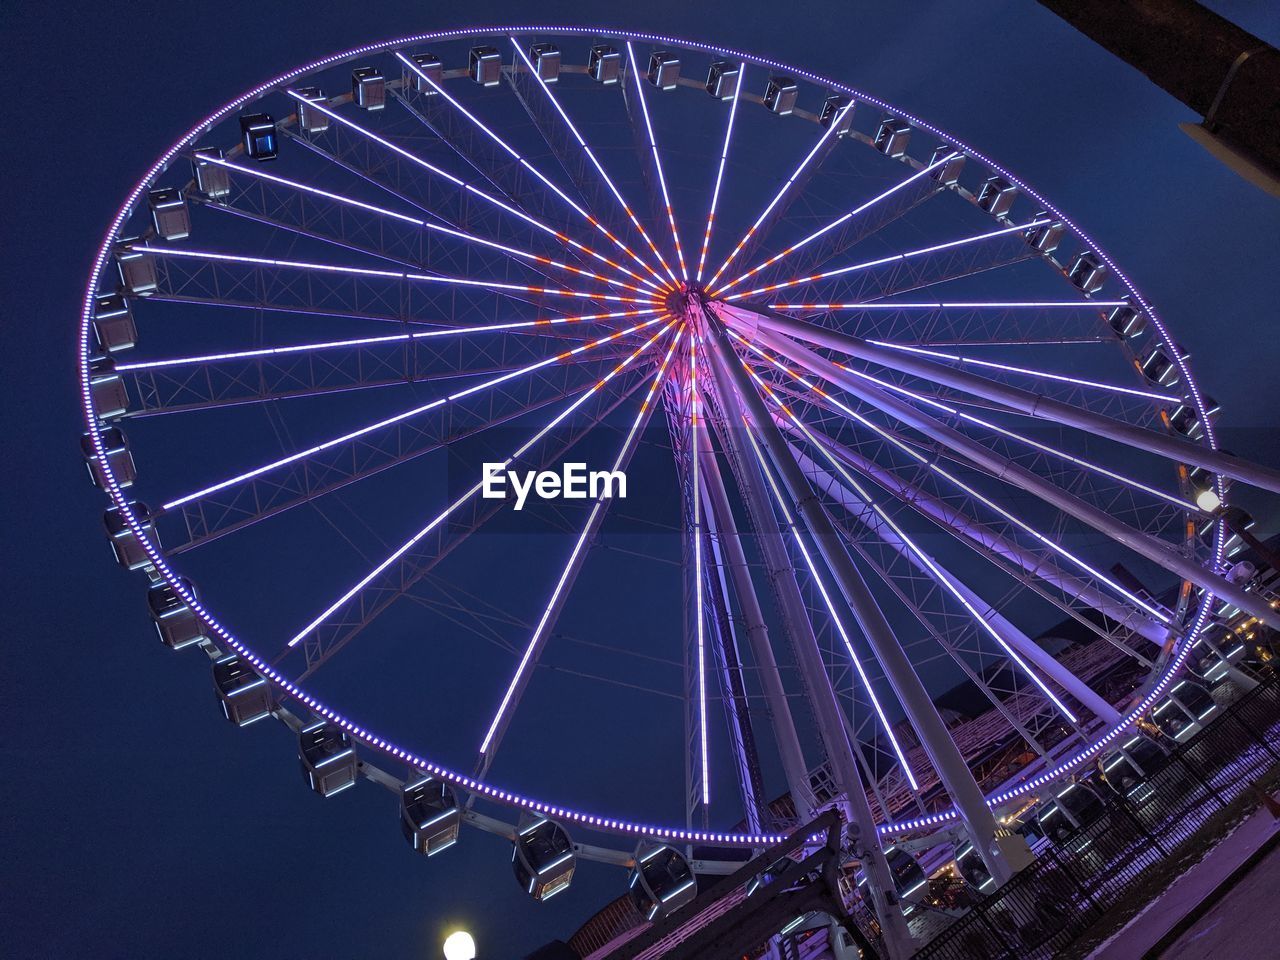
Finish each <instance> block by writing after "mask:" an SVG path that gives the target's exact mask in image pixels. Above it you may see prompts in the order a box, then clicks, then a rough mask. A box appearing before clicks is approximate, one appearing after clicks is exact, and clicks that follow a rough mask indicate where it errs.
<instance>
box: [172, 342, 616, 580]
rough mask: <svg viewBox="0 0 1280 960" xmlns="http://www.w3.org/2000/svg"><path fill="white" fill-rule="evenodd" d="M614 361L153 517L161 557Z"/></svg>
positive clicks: (475, 401)
mask: <svg viewBox="0 0 1280 960" xmlns="http://www.w3.org/2000/svg"><path fill="white" fill-rule="evenodd" d="M617 358H618V354H615V353H613V352H610V351H603V352H602V353H601V354H600V355H598V356H594V357H591V358H587V359H585V360H583V361H581V363H582V365H583V366H582V367H581V368H578V367H573V366H564V367H559V368H552V369H549V370H547V371H545V372H544V373H542V374H540V375H539V376H538V378H537V380H538V382H537V383H536V384H534V383H523V384H520V383H517V384H513V385H512V386H511V387H510V388H507V389H502V388H499V391H498V392H497V393H495V395H493V396H491V397H490V396H485V395H476V396H474V397H469V398H467V399H465V400H463V401H461V402H460V403H458V404H455V405H452V406H450V407H448V408H445V409H442V410H441V412H440V415H439V416H436V417H429V418H427V420H426V421H425V422H423V423H419V422H417V421H416V420H414V419H407V420H400V421H397V422H395V423H393V424H391V425H389V426H387V427H385V428H383V429H380V430H375V431H371V432H370V433H368V434H365V435H363V436H361V437H359V438H357V439H355V440H352V441H351V442H350V443H347V444H342V445H339V446H335V447H332V448H329V449H326V450H323V451H320V452H318V453H315V454H312V455H311V456H309V457H305V458H302V459H299V460H296V461H294V462H292V463H289V464H286V465H284V466H282V467H280V468H279V469H277V470H271V471H267V472H265V473H262V474H258V475H255V476H252V477H248V478H246V479H244V480H242V481H241V482H239V483H236V484H233V485H231V486H229V487H225V488H222V489H216V490H212V491H209V492H207V493H202V494H201V495H200V496H197V497H194V498H192V499H189V500H186V501H185V502H183V503H181V504H178V505H177V506H175V507H172V508H169V509H164V510H161V511H159V512H158V516H160V517H165V516H166V515H170V516H174V517H176V518H178V519H180V520H181V524H179V523H178V522H177V521H176V520H175V521H174V523H173V525H172V526H173V527H174V530H173V532H172V533H169V532H167V531H166V535H165V552H166V554H168V555H171V556H172V555H177V554H180V553H184V552H186V551H187V550H190V549H193V548H195V547H198V546H201V545H203V544H205V543H208V542H210V541H212V540H216V539H218V538H220V537H223V536H226V535H227V534H230V533H234V532H236V531H237V530H242V529H244V528H245V527H248V526H251V525H252V524H256V523H259V522H261V521H262V520H265V519H267V518H269V517H273V516H276V515H277V514H280V513H284V512H286V511H288V510H292V509H293V508H295V507H299V506H303V505H305V504H309V503H316V502H317V501H319V500H320V499H321V498H322V497H324V496H326V495H327V494H330V493H334V492H336V491H338V490H340V489H342V488H344V487H347V486H349V485H351V484H354V483H357V482H359V481H361V480H364V479H366V478H368V477H371V476H374V475H375V474H378V473H381V472H382V471H384V470H389V469H391V468H392V467H395V466H398V465H400V464H402V463H407V462H409V461H411V460H415V459H417V458H418V457H422V456H424V455H426V454H429V453H431V452H433V451H435V450H440V449H443V448H444V447H445V446H446V445H447V444H449V443H451V442H453V441H455V440H463V439H466V438H467V437H472V436H475V435H477V434H480V433H483V432H484V431H486V430H490V429H492V428H494V427H497V426H501V425H502V424H506V423H511V422H513V421H517V420H519V419H521V418H522V417H525V416H527V415H529V414H531V413H534V412H536V411H538V410H541V409H543V408H545V407H547V406H548V405H550V404H552V403H555V402H556V401H558V400H561V399H563V398H564V397H566V396H569V395H571V394H572V393H573V392H575V391H576V390H578V389H581V387H582V385H583V381H584V379H585V377H586V376H589V375H591V372H592V371H593V370H594V369H595V368H596V367H597V366H598V365H599V364H607V363H612V362H615V361H616V360H617Z"/></svg>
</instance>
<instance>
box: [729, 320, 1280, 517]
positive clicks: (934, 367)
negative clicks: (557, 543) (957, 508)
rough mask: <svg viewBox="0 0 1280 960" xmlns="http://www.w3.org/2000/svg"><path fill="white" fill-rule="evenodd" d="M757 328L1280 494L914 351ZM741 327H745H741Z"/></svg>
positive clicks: (1206, 460) (820, 331)
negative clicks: (786, 335)
mask: <svg viewBox="0 0 1280 960" xmlns="http://www.w3.org/2000/svg"><path fill="white" fill-rule="evenodd" d="M740 316H741V315H740ZM756 324H758V325H759V326H761V327H764V328H766V329H768V330H770V331H777V332H778V333H783V334H788V335H790V336H794V337H796V338H798V339H801V340H804V341H806V342H808V343H811V344H814V345H816V346H821V347H825V348H828V349H832V350H836V351H839V352H841V353H845V354H847V355H849V356H854V357H857V358H858V359H860V360H867V361H870V362H872V363H878V364H880V365H882V366H885V367H889V368H890V369H894V370H898V371H900V372H902V373H907V374H910V375H912V376H917V377H920V378H922V379H924V380H928V381H931V382H933V383H938V384H943V385H945V386H948V387H951V388H953V389H956V390H960V391H963V392H966V393H970V394H973V395H975V396H978V397H982V398H983V399H986V400H991V401H993V402H996V403H999V404H1001V405H1003V406H1005V407H1007V408H1009V409H1011V410H1014V411H1018V412H1020V413H1024V414H1027V415H1029V416H1033V417H1038V418H1041V419H1045V420H1050V421H1053V422H1055V423H1058V424H1061V425H1063V426H1069V427H1074V428H1076V429H1080V430H1085V431H1089V432H1090V433H1093V434H1094V435H1097V436H1101V437H1106V438H1107V439H1109V440H1113V441H1115V442H1117V443H1120V444H1124V445H1127V446H1130V447H1135V448H1137V449H1139V450H1145V451H1146V452H1148V453H1153V454H1157V455H1160V456H1164V457H1168V458H1170V459H1172V460H1174V461H1175V462H1178V463H1185V464H1189V465H1192V466H1198V467H1203V468H1204V469H1206V470H1211V471H1213V472H1214V473H1219V474H1225V475H1226V476H1229V477H1233V478H1235V479H1237V480H1241V481H1243V482H1244V483H1248V484H1251V485H1253V486H1257V487H1261V488H1262V489H1264V490H1271V491H1273V492H1277V493H1280V470H1274V469H1271V468H1269V467H1264V466H1261V465H1260V464H1255V463H1250V462H1249V461H1246V460H1242V459H1240V458H1239V457H1235V456H1233V455H1230V454H1225V453H1222V452H1221V451H1219V450H1215V449H1213V448H1212V447H1208V446H1202V445H1201V444H1198V443H1196V442H1194V441H1191V440H1184V439H1182V438H1181V437H1177V436H1174V435H1172V434H1168V433H1157V432H1156V431H1154V430H1150V429H1148V428H1146V427H1143V426H1138V425H1135V424H1131V423H1126V422H1123V421H1120V420H1117V419H1115V418H1114V417H1109V416H1106V415H1104V414H1100V413H1096V412H1094V411H1091V410H1087V409H1084V408H1081V407H1078V406H1074V405H1072V404H1068V403H1064V402H1063V401H1060V400H1054V399H1052V398H1050V397H1045V396H1043V395H1042V394H1037V393H1033V392H1031V391H1028V390H1023V389H1021V388H1019V387H1014V386H1011V385H1009V384H1005V383H1000V382H998V381H995V380H991V379H989V378H987V377H982V376H978V375H976V374H973V373H970V372H968V371H966V370H958V369H955V368H953V367H948V366H946V365H945V364H941V363H937V362H935V361H933V360H930V359H926V358H924V357H917V356H914V355H912V354H911V353H909V352H904V351H898V350H892V349H889V348H887V347H884V346H880V345H874V344H871V343H870V342H868V341H866V340H862V339H860V338H858V337H853V336H850V335H848V334H843V333H839V332H836V331H831V330H826V329H824V328H822V327H818V326H815V325H814V324H809V323H803V322H801V321H797V320H793V319H791V318H788V317H783V316H781V315H777V314H770V315H765V314H759V313H755V314H752V319H750V320H749V321H748V322H747V323H746V325H745V326H746V328H754V326H755V325H756ZM739 326H743V324H741V323H740V324H739ZM802 349H803V348H802ZM846 379H847V378H846Z"/></svg>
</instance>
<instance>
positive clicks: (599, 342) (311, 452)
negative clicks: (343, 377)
mask: <svg viewBox="0 0 1280 960" xmlns="http://www.w3.org/2000/svg"><path fill="white" fill-rule="evenodd" d="M664 320H665V318H664V317H657V318H654V319H652V320H645V321H642V322H640V323H637V324H633V325H632V326H630V327H628V328H625V329H623V330H618V331H615V332H614V333H611V334H609V335H607V336H604V337H601V338H599V339H596V340H592V341H590V342H589V343H585V344H582V345H581V346H578V347H574V348H572V349H570V350H567V351H565V352H563V353H558V354H555V355H554V356H550V357H544V358H542V359H540V360H537V361H534V362H533V363H529V364H526V365H524V366H522V367H517V368H516V369H514V370H510V371H508V372H506V373H503V374H501V375H500V376H496V377H492V378H490V379H488V380H484V381H482V382H480V383H476V384H470V385H468V386H466V387H463V388H461V389H459V390H455V391H453V392H452V393H449V394H446V395H445V396H442V397H437V398H436V399H434V400H430V401H428V402H426V403H424V404H419V405H418V406H415V407H411V408H409V409H406V410H401V411H400V412H399V413H396V414H393V415H392V416H390V417H385V418H383V419H381V420H377V421H374V422H372V423H367V424H365V425H364V426H361V427H357V428H356V429H355V430H351V431H348V432H346V433H343V434H340V435H338V436H335V437H330V438H329V439H328V440H325V441H322V442H321V443H318V444H315V445H314V446H311V447H308V448H306V449H304V450H299V451H297V452H296V453H292V454H289V455H288V456H286V457H281V458H280V459H278V460H273V461H270V462H269V463H265V464H260V465H259V466H257V467H254V468H253V469H251V470H248V471H246V472H244V473H240V474H237V475H235V476H233V477H229V478H227V479H225V480H222V481H219V482H218V483H215V484H212V485H211V486H208V487H205V488H203V489H201V490H197V491H195V492H193V493H189V494H186V495H184V496H182V497H178V498H176V499H174V500H171V501H169V502H168V503H166V504H165V505H164V507H163V511H162V512H168V511H171V510H173V509H174V508H175V507H180V506H182V505H183V504H185V503H190V502H192V501H195V500H199V499H202V498H204V497H207V496H208V495H209V494H213V493H220V492H222V491H225V490H227V489H229V488H232V487H235V486H237V485H239V484H242V483H244V482H245V481H246V480H252V479H255V478H257V477H261V476H263V475H265V474H269V473H272V472H273V471H275V470H278V469H279V468H281V467H285V466H288V465H289V464H293V463H298V462H301V461H306V460H308V459H309V458H311V457H313V456H315V455H316V454H319V453H324V452H326V451H331V450H338V449H353V448H352V447H351V446H350V445H351V444H352V443H354V442H357V441H360V440H361V439H362V438H364V437H367V436H369V435H370V434H374V433H378V432H379V431H383V430H385V429H387V428H389V427H395V426H397V425H398V424H401V423H404V422H406V421H410V420H413V419H414V418H416V417H420V416H422V415H423V414H425V413H429V412H431V411H433V410H438V409H441V408H448V409H449V410H452V409H453V405H454V404H456V403H457V402H458V401H460V400H463V399H465V398H467V397H471V396H474V395H476V394H483V393H485V392H486V391H491V390H493V389H494V388H497V387H503V385H510V384H512V382H513V381H518V380H520V379H521V378H524V377H530V376H534V377H535V379H534V380H532V381H530V382H532V383H537V379H536V375H539V374H540V372H541V371H545V370H547V369H548V368H552V369H554V368H557V367H560V368H564V367H566V365H570V366H571V365H572V362H573V361H577V360H579V358H581V357H582V356H583V355H584V354H589V353H591V352H592V351H596V350H599V349H600V348H601V347H607V346H609V345H611V344H613V343H614V342H615V341H617V340H619V339H621V338H622V337H624V336H630V335H632V334H635V333H639V332H641V331H644V330H648V328H650V327H652V326H653V325H654V324H657V323H663V322H664ZM664 329H665V328H664ZM506 389H511V387H510V386H507V388H506Z"/></svg>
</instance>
